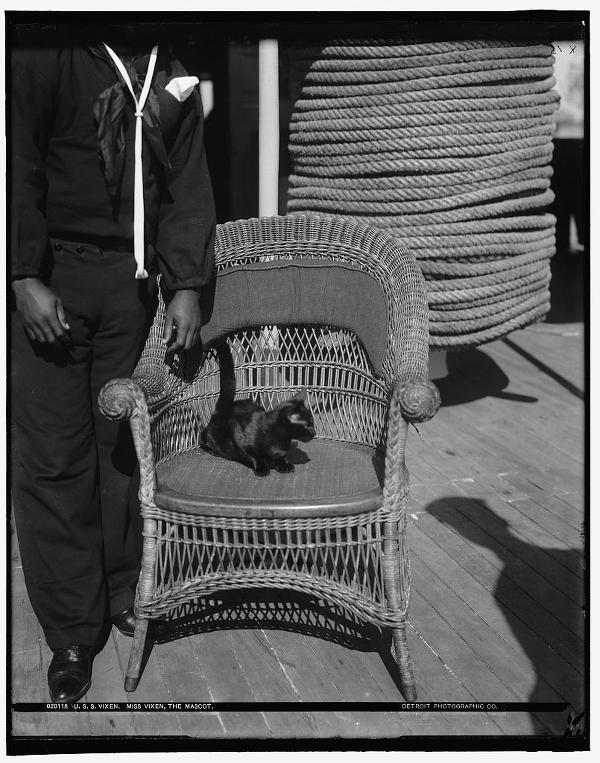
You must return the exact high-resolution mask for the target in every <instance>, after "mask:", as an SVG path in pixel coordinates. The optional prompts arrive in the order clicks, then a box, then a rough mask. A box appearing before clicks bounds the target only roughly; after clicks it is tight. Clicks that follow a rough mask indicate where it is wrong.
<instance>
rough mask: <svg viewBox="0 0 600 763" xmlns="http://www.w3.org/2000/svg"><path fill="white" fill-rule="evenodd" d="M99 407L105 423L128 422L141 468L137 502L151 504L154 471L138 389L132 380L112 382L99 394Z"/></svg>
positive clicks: (144, 406)
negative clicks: (107, 421) (125, 420)
mask: <svg viewBox="0 0 600 763" xmlns="http://www.w3.org/2000/svg"><path fill="white" fill-rule="evenodd" d="M98 405H99V407H100V410H101V412H102V413H103V414H104V415H105V416H106V417H107V418H108V419H112V420H113V421H119V420H122V419H128V420H129V425H130V427H131V432H132V434H133V442H134V445H135V452H136V454H137V458H138V462H139V465H140V489H139V498H140V502H141V503H142V504H146V505H147V504H152V503H153V502H154V492H155V490H156V468H155V463H154V453H153V451H152V440H151V437H150V416H149V414H148V405H147V403H146V398H145V396H144V393H143V391H142V389H141V387H140V386H139V385H138V384H136V383H135V382H134V381H133V380H132V379H113V380H112V381H109V382H107V383H106V384H105V385H104V387H102V389H101V390H100V394H99V395H98Z"/></svg>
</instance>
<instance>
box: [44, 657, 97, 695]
mask: <svg viewBox="0 0 600 763" xmlns="http://www.w3.org/2000/svg"><path fill="white" fill-rule="evenodd" d="M93 654H94V647H93V646H78V645H74V646H66V647H63V648H62V649H56V650H55V652H54V656H53V657H52V662H51V663H50V667H49V668H48V687H49V689H50V698H51V700H52V701H53V702H77V700H78V699H80V698H81V697H83V695H84V694H85V693H86V691H87V690H88V689H89V688H90V686H91V684H92V657H93Z"/></svg>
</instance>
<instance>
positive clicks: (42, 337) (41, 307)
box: [12, 278, 71, 347]
mask: <svg viewBox="0 0 600 763" xmlns="http://www.w3.org/2000/svg"><path fill="white" fill-rule="evenodd" d="M12 289H13V292H14V295H15V299H16V304H17V310H18V312H19V315H20V316H21V320H22V322H23V327H24V329H25V333H26V334H27V336H28V337H29V339H31V341H32V342H38V343H39V344H49V345H52V346H56V347H57V346H66V345H69V344H70V342H71V340H70V338H69V336H68V334H67V331H68V330H69V328H70V327H69V324H68V323H67V319H66V317H65V311H64V308H63V304H62V302H61V301H60V299H59V298H58V297H57V296H56V294H55V293H54V292H53V291H52V290H51V289H49V288H48V287H47V286H46V285H45V284H44V283H42V281H40V279H39V278H21V279H18V280H16V281H13V283H12Z"/></svg>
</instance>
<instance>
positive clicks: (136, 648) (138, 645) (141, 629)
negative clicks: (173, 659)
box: [125, 617, 149, 691]
mask: <svg viewBox="0 0 600 763" xmlns="http://www.w3.org/2000/svg"><path fill="white" fill-rule="evenodd" d="M148 622H149V621H148V620H147V619H146V618H141V617H138V618H137V619H136V623H135V631H134V634H133V642H132V644H131V652H130V653H129V664H128V665H127V675H126V677H125V691H135V690H136V689H137V685H138V683H139V680H140V671H141V668H142V658H143V656H144V646H145V645H146V635H147V634H148Z"/></svg>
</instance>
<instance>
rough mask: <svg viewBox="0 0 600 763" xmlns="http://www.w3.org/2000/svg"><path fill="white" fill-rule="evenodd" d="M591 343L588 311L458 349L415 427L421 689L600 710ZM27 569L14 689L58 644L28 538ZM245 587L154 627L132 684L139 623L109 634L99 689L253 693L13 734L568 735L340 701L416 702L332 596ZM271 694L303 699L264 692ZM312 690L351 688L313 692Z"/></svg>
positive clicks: (544, 719) (143, 693)
mask: <svg viewBox="0 0 600 763" xmlns="http://www.w3.org/2000/svg"><path fill="white" fill-rule="evenodd" d="M583 343H584V336H583V328H582V324H581V323H577V324H562V325H550V324H542V325H539V326H536V327H531V328H529V329H526V330H522V331H517V332H515V333H513V334H511V335H510V337H508V338H506V339H505V340H499V341H496V342H494V343H491V344H489V345H485V346H481V347H480V348H478V349H475V350H471V351H468V352H464V353H454V354H451V355H450V356H449V368H450V374H449V376H448V377H447V378H445V379H442V380H440V382H439V387H440V389H441V392H442V399H443V401H444V404H443V406H442V408H441V410H440V411H439V413H438V415H437V416H436V417H435V418H434V419H433V421H431V422H429V423H427V424H424V425H421V426H419V432H420V434H417V432H416V431H414V430H411V433H410V437H409V444H408V450H407V462H408V467H409V470H410V473H411V483H412V494H411V498H410V504H409V512H410V518H409V540H410V548H411V569H412V598H411V607H410V612H409V620H410V627H409V628H408V639H409V646H410V649H411V655H412V661H413V666H414V672H415V677H416V681H417V691H418V697H419V700H420V701H422V702H460V701H477V702H486V701H487V702H568V703H570V705H571V706H572V707H571V708H570V710H575V711H576V712H579V711H582V710H584V709H585V689H584V684H585V680H584V679H585V675H586V669H587V668H586V665H587V663H586V659H585V657H586V647H585V644H586V641H585V620H584V613H583V608H584V601H585V597H584V590H583V580H584V575H585V570H584V562H583V559H584V557H583V555H582V549H583V532H584V428H585V427H584V401H583V392H582V391H583V389H584V353H583ZM421 438H422V439H421ZM12 570H13V575H12V586H13V609H12V628H13V644H14V652H13V660H12V670H13V693H12V700H13V702H47V701H49V696H48V690H47V684H46V671H47V667H48V664H49V662H50V657H51V654H50V651H49V649H48V648H47V646H46V644H45V642H44V639H43V637H42V635H41V632H40V629H39V626H38V624H37V621H36V619H35V616H34V615H33V613H32V610H31V608H30V605H29V602H28V599H27V595H26V592H25V588H24V584H23V578H22V572H21V569H20V563H19V558H18V551H17V549H16V547H15V548H14V549H13V556H12ZM245 602H246V603H245V606H244V607H242V613H241V614H239V613H238V614H237V615H236V611H237V610H235V608H234V606H233V605H234V604H235V600H233V599H229V600H226V599H223V600H220V601H217V602H213V605H212V607H211V608H210V607H209V608H207V610H206V612H205V614H206V615H207V616H206V617H205V619H204V620H203V621H202V623H194V621H193V620H192V621H191V622H190V623H189V626H188V627H187V628H184V629H182V631H181V633H180V634H179V637H178V638H171V639H169V640H166V641H165V642H164V643H157V644H156V645H155V646H154V648H153V649H152V651H151V653H150V655H149V657H148V662H147V664H146V667H145V670H144V673H143V676H142V679H141V682H140V684H139V687H138V689H137V691H136V692H135V693H133V694H131V695H126V694H125V692H124V690H123V674H124V669H125V666H126V663H127V658H128V652H129V645H130V641H129V640H128V639H127V638H125V637H123V636H121V635H120V634H118V633H116V632H115V633H113V634H112V636H111V638H110V639H109V641H108V643H107V644H106V646H105V648H104V649H103V651H102V652H101V653H100V654H99V655H98V657H97V658H96V660H95V663H94V675H93V684H92V687H91V689H90V691H89V692H88V694H87V696H86V697H85V698H84V701H88V702H119V701H129V702H138V701H139V702H144V701H145V702H161V701H164V702H186V701H187V702H203V701H209V702H211V701H212V702H227V701H233V702H247V703H248V711H245V708H242V710H244V711H243V712H242V711H233V712H213V713H201V712H187V713H186V712H172V713H156V712H155V713H151V712H148V713H145V712H110V711H107V712H101V713H97V712H96V713H90V712H85V711H80V712H77V713H75V712H64V713H17V714H13V728H12V734H13V738H14V739H17V738H19V737H22V738H26V739H28V740H29V741H30V742H31V741H35V739H36V738H38V739H39V738H40V737H46V738H48V737H50V738H52V737H55V738H57V739H55V740H46V741H44V742H42V741H41V740H39V741H40V744H41V748H40V749H44V750H45V751H53V750H54V749H55V748H56V749H57V750H58V749H59V748H60V745H61V744H63V743H65V738H67V740H73V739H74V738H75V737H82V738H84V739H91V740H95V743H98V744H99V743H100V741H101V740H102V738H106V739H108V740H109V743H111V741H112V742H113V743H114V748H113V749H114V750H118V749H120V747H119V739H117V738H126V739H128V740H129V741H130V742H131V740H132V739H133V738H137V739H140V738H142V737H143V738H146V739H150V738H151V737H160V738H163V742H162V743H161V744H158V745H157V746H155V747H154V749H155V750H156V751H158V750H159V749H165V750H168V749H179V748H178V747H177V741H176V740H177V739H179V740H184V739H188V740H190V739H191V740H192V743H195V744H196V747H195V748H193V749H220V747H219V744H220V742H223V741H226V740H257V739H263V740H266V741H265V745H266V744H267V742H268V741H269V740H270V741H271V742H273V743H274V742H275V740H284V739H288V740H289V739H293V740H312V741H311V742H310V743H309V742H306V745H307V746H306V749H311V748H312V747H313V746H314V745H315V744H316V743H317V740H332V739H334V738H337V739H338V740H340V739H341V740H346V741H347V744H349V745H351V744H352V743H353V742H352V740H359V739H361V740H371V745H375V741H373V740H380V745H383V746H381V749H401V747H400V745H401V744H402V742H401V740H402V739H405V740H406V739H409V740H410V739H411V738H412V739H413V740H416V739H417V738H419V739H421V738H426V739H431V738H442V737H449V738H450V739H449V740H447V742H446V743H445V747H444V748H445V749H452V748H453V745H454V742H453V740H454V741H455V742H456V744H457V745H458V743H459V741H460V740H462V744H465V740H464V737H470V738H472V739H473V740H474V739H475V738H476V737H481V736H484V737H487V738H488V739H489V745H490V746H489V747H486V748H485V749H496V748H498V746H499V742H498V740H491V739H490V737H493V736H496V737H499V738H509V737H515V736H523V737H525V738H529V739H531V738H532V737H551V738H554V739H555V740H559V741H560V739H561V738H562V735H563V733H564V732H565V730H566V728H567V715H568V712H569V711H565V712H560V713H542V712H539V713H531V712H500V713H498V712H489V713H486V712H477V713H473V712H463V713H460V712H443V713H442V712H420V711H396V710H393V709H391V707H390V706H388V707H387V708H386V707H383V708H382V709H381V710H378V711H376V712H374V711H368V710H360V711H358V710H356V708H355V707H354V706H353V707H352V708H351V709H349V710H345V709H344V708H343V705H340V704H339V703H343V702H364V703H373V702H386V701H388V702H401V701H403V698H402V695H401V693H400V691H399V688H398V685H397V683H396V681H395V676H394V671H393V664H391V663H390V660H389V659H388V660H387V661H385V660H384V659H382V655H381V654H380V653H379V652H378V651H377V649H376V648H375V647H374V646H373V642H371V641H370V640H369V636H370V635H372V634H369V633H368V632H366V631H364V630H363V631H361V629H360V628H356V627H354V626H353V625H352V624H351V623H350V624H348V623H347V622H343V621H342V620H341V619H340V618H338V617H337V616H336V613H331V612H327V611H326V610H322V611H321V612H320V613H319V612H317V613H316V614H315V613H308V612H307V610H306V609H305V607H304V605H303V602H302V600H301V599H293V598H292V599H277V598H273V597H269V596H266V595H263V596H262V597H256V598H254V599H247V600H245ZM325 636H327V637H325ZM379 646H380V648H383V647H382V644H381V643H380V644H379ZM267 701H268V702H277V703H279V702H289V703H296V705H297V709H296V707H295V706H294V707H293V709H292V710H290V709H289V706H287V705H286V706H285V707H284V706H282V710H281V711H272V709H271V708H269V709H268V710H265V709H262V708H261V707H257V708H253V705H254V703H257V702H258V703H260V702H267ZM307 702H319V703H328V702H336V703H337V704H336V705H335V706H334V709H331V710H329V709H327V707H326V706H319V707H318V709H315V708H314V707H312V706H311V708H310V709H305V708H303V705H302V703H307ZM365 707H368V705H365ZM60 738H63V739H62V741H61V739H60ZM167 738H168V740H167ZM209 740H210V741H209ZM301 743H302V742H300V744H301ZM188 744H189V742H188ZM245 744H250V742H246V741H243V742H239V741H238V742H237V747H236V749H247V748H245V747H244V745H245ZM327 744H328V745H329V749H335V748H334V747H333V746H332V745H333V743H332V742H328V743H327ZM466 744H468V742H466ZM421 745H422V743H421V742H417V741H414V747H409V749H426V747H423V746H421ZM559 746H560V745H559ZM97 749H100V748H97ZM149 749H153V748H152V747H150V748H149ZM284 749H285V748H284ZM288 749H289V747H288ZM354 749H370V747H369V745H368V744H367V746H364V745H363V746H362V747H361V746H357V747H355V748H354ZM467 749H469V747H467ZM517 749H522V747H520V748H517Z"/></svg>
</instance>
